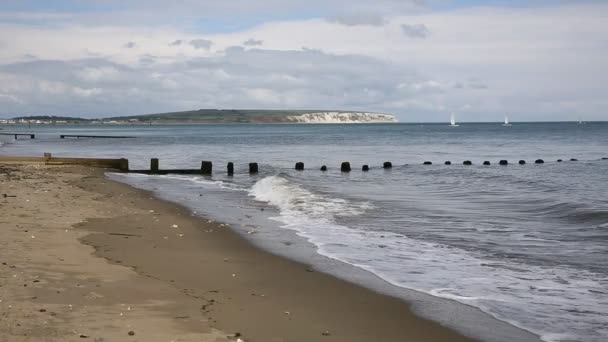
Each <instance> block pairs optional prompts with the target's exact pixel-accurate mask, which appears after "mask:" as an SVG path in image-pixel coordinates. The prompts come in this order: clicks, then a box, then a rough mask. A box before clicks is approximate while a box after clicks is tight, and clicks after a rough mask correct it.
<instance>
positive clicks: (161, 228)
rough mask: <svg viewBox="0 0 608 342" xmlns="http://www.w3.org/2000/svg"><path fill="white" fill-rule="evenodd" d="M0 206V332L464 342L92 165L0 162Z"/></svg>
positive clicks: (32, 336)
mask: <svg viewBox="0 0 608 342" xmlns="http://www.w3.org/2000/svg"><path fill="white" fill-rule="evenodd" d="M4 193H6V194H7V195H14V196H16V197H7V198H3V196H2V194H4ZM201 200H202V199H201ZM0 210H1V212H2V216H1V219H0V300H1V302H0V341H72V340H74V341H76V340H80V341H82V340H83V339H90V340H94V341H167V342H168V341H236V340H238V339H241V340H243V341H260V342H275V341H276V342H279V341H284V342H288V341H289V342H291V341H302V342H311V341H344V342H346V341H348V342H357V341H362V342H363V341H366V342H371V341H387V342H388V341H391V342H394V341H438V342H441V341H454V342H459V341H472V340H471V339H469V338H466V337H463V336H461V335H459V334H457V333H455V332H453V331H452V330H450V329H448V328H446V327H443V326H441V325H439V324H437V323H435V322H431V321H428V320H425V319H422V318H419V317H417V316H415V315H413V314H412V313H411V311H410V309H409V305H408V304H407V303H405V302H403V301H401V300H398V299H395V298H393V297H389V296H385V295H381V294H377V293H375V292H373V291H370V290H367V289H365V288H362V287H359V286H356V285H353V284H351V283H348V282H345V281H342V280H339V279H336V278H334V277H332V276H329V275H327V274H324V273H319V272H316V271H315V270H313V269H311V268H310V267H309V266H307V265H305V264H301V263H297V262H293V261H290V260H286V259H284V258H280V257H277V256H275V255H272V254H270V253H267V252H265V251H262V250H259V249H257V248H255V247H253V246H252V245H251V244H250V243H248V242H247V241H246V240H244V239H243V238H242V237H241V236H239V235H238V234H236V233H235V232H233V231H232V230H231V229H230V227H228V226H226V225H224V224H221V223H219V222H212V221H210V220H206V219H203V218H200V217H195V216H193V215H192V214H191V213H190V212H189V211H188V210H186V209H184V208H182V207H180V206H177V205H174V204H171V203H168V202H165V201H161V200H158V199H155V198H153V197H152V195H151V194H150V193H148V192H146V191H143V190H139V189H134V188H132V187H129V186H127V185H124V184H121V183H117V182H113V181H110V180H107V179H105V178H104V176H103V171H102V170H99V169H91V168H83V167H49V166H41V165H12V166H11V165H0ZM129 333H131V335H129ZM81 336H84V337H81Z"/></svg>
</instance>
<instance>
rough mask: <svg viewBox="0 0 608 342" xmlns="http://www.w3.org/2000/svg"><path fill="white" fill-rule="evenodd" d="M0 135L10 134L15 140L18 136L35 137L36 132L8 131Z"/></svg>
mask: <svg viewBox="0 0 608 342" xmlns="http://www.w3.org/2000/svg"><path fill="white" fill-rule="evenodd" d="M0 135H12V136H14V137H15V140H17V139H18V138H19V137H30V139H36V134H34V133H10V132H2V133H0Z"/></svg>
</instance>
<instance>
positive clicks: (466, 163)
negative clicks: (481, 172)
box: [462, 160, 473, 165]
mask: <svg viewBox="0 0 608 342" xmlns="http://www.w3.org/2000/svg"><path fill="white" fill-rule="evenodd" d="M462 165H473V163H472V162H471V161H470V160H465V161H463V162H462Z"/></svg>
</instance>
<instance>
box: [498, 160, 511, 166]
mask: <svg viewBox="0 0 608 342" xmlns="http://www.w3.org/2000/svg"><path fill="white" fill-rule="evenodd" d="M498 164H500V165H509V162H508V161H506V160H504V159H503V160H501V161H500V162H498Z"/></svg>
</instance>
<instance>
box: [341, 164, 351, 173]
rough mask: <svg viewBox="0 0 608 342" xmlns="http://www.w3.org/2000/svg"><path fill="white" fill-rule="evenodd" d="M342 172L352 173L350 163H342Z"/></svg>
mask: <svg viewBox="0 0 608 342" xmlns="http://www.w3.org/2000/svg"><path fill="white" fill-rule="evenodd" d="M340 171H342V172H350V163H349V162H342V165H341V166H340Z"/></svg>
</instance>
